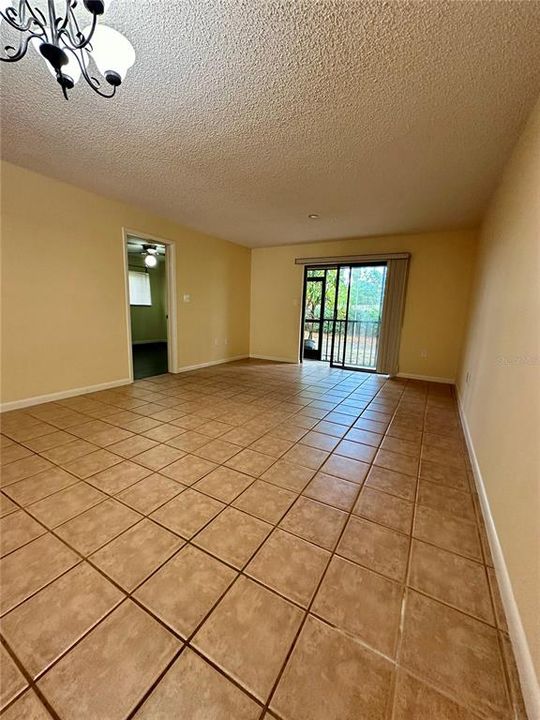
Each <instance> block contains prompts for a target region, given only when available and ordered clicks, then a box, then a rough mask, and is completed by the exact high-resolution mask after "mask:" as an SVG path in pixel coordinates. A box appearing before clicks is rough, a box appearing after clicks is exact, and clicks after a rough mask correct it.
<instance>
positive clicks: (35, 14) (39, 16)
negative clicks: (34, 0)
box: [24, 0, 47, 34]
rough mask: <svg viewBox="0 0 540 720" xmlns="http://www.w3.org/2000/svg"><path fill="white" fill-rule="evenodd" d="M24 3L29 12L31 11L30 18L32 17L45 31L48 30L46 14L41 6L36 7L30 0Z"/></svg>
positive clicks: (25, 0)
mask: <svg viewBox="0 0 540 720" xmlns="http://www.w3.org/2000/svg"><path fill="white" fill-rule="evenodd" d="M24 5H25V7H26V9H27V10H28V12H29V13H30V16H31V17H30V18H29V19H32V20H33V21H34V22H35V23H36V24H37V25H39V27H40V28H41V29H42V30H43V31H44V32H45V34H46V31H47V18H46V17H45V15H44V14H43V13H42V12H41V10H40V9H39V8H37V7H36V8H34V7H32V5H31V4H30V2H29V0H24Z"/></svg>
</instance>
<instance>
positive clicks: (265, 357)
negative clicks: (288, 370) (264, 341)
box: [249, 353, 298, 365]
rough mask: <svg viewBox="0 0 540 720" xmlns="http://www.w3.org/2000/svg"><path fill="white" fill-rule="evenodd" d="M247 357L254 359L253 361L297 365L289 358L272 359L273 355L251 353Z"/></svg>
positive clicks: (296, 362) (295, 361)
mask: <svg viewBox="0 0 540 720" xmlns="http://www.w3.org/2000/svg"><path fill="white" fill-rule="evenodd" d="M249 357H250V358H254V359H255V360H270V361H271V362H281V363H290V364H293V365H298V360H291V358H286V357H274V356H273V355H253V353H252V354H250V356H249Z"/></svg>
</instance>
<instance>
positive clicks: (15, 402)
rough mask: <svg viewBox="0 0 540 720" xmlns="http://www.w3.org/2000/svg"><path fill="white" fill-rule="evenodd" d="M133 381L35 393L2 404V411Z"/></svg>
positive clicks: (125, 380)
mask: <svg viewBox="0 0 540 720" xmlns="http://www.w3.org/2000/svg"><path fill="white" fill-rule="evenodd" d="M131 382H132V381H131V380H130V379H129V378H124V379H123V380H113V381H112V382H106V383H99V384H98V385H88V387H80V388H72V389H71V390H60V392H55V393H49V394H47V395H35V396H34V397H29V398H24V399H23V400H12V401H11V402H6V403H2V404H0V412H9V411H10V410H20V409H21V408H25V407H31V406H32V405H41V404H42V403H48V402H55V400H65V399H66V398H70V397H75V396H76V395H85V394H86V393H92V392H98V391H99V390H110V389H111V388H115V387H120V385H129V384H130V383H131Z"/></svg>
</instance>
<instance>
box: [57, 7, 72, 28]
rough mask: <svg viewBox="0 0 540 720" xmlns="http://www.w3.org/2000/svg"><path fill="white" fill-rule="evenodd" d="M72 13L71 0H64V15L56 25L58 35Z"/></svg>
mask: <svg viewBox="0 0 540 720" xmlns="http://www.w3.org/2000/svg"><path fill="white" fill-rule="evenodd" d="M71 13H72V9H71V0H66V12H65V14H64V17H63V18H62V22H61V24H60V25H59V26H58V34H59V35H60V34H61V33H62V32H63V31H64V30H65V28H66V27H67V24H68V22H69V17H70V15H71Z"/></svg>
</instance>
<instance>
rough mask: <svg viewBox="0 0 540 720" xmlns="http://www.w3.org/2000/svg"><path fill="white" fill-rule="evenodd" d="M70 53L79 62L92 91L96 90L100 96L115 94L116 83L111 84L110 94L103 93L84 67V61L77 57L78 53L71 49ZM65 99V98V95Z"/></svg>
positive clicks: (107, 96) (108, 96) (110, 96)
mask: <svg viewBox="0 0 540 720" xmlns="http://www.w3.org/2000/svg"><path fill="white" fill-rule="evenodd" d="M72 54H73V55H74V56H75V58H76V59H77V62H78V63H79V66H80V68H81V73H82V76H83V78H84V79H85V80H86V82H87V83H88V85H90V87H91V88H92V90H93V91H94V92H96V93H97V94H98V95H101V97H104V98H112V97H114V96H115V95H116V85H113V86H112V91H111V93H110V94H107V93H104V92H103V91H102V90H100V89H99V83H98V81H97V80H96V79H95V78H93V77H92V76H91V75H90V74H89V73H88V70H87V68H86V65H85V64H84V61H83V60H81V58H80V57H79V53H78V52H74V51H73V52H72ZM64 95H65V96H66V94H65V92H64ZM66 99H67V96H66Z"/></svg>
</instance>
